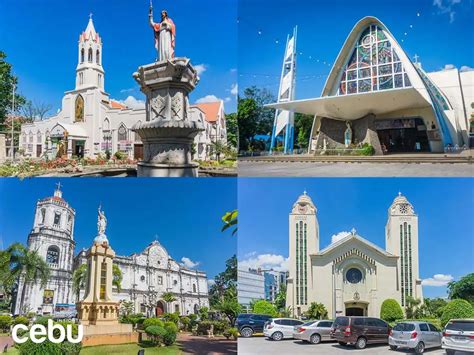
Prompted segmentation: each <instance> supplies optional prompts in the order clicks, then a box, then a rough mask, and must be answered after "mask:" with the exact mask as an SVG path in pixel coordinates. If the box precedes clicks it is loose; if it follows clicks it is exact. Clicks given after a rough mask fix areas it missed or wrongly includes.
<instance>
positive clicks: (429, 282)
mask: <svg viewBox="0 0 474 355" xmlns="http://www.w3.org/2000/svg"><path fill="white" fill-rule="evenodd" d="M453 280H454V277H453V276H452V275H445V274H436V275H434V276H433V277H429V278H427V279H423V281H421V284H422V285H423V286H433V287H442V286H446V285H447V284H448V283H449V282H451V281H453Z"/></svg>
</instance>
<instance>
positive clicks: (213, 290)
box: [209, 255, 237, 308]
mask: <svg viewBox="0 0 474 355" xmlns="http://www.w3.org/2000/svg"><path fill="white" fill-rule="evenodd" d="M236 288H237V256H235V255H233V256H232V257H231V258H229V259H227V261H226V268H225V271H223V272H220V273H219V274H218V275H216V276H215V277H214V283H213V284H212V285H211V287H210V289H209V303H210V306H211V308H214V307H215V306H216V305H217V304H218V303H219V302H222V301H223V300H224V295H225V292H226V291H227V290H228V289H236Z"/></svg>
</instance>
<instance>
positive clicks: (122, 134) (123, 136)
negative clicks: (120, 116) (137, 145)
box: [117, 124, 127, 142]
mask: <svg viewBox="0 0 474 355" xmlns="http://www.w3.org/2000/svg"><path fill="white" fill-rule="evenodd" d="M117 134H118V137H117V140H118V141H119V142H120V141H126V140H127V127H125V126H124V125H123V124H122V125H120V127H119V129H118V131H117Z"/></svg>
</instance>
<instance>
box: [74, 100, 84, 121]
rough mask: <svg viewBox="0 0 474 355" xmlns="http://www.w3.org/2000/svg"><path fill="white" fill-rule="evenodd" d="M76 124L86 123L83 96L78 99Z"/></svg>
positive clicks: (75, 116)
mask: <svg viewBox="0 0 474 355" xmlns="http://www.w3.org/2000/svg"><path fill="white" fill-rule="evenodd" d="M74 118H75V122H84V99H83V98H82V96H81V95H77V97H76V111H75V115H74Z"/></svg>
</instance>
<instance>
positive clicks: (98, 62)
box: [95, 50, 100, 64]
mask: <svg viewBox="0 0 474 355" xmlns="http://www.w3.org/2000/svg"><path fill="white" fill-rule="evenodd" d="M95 62H96V63H97V64H100V52H99V50H97V52H95Z"/></svg>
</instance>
